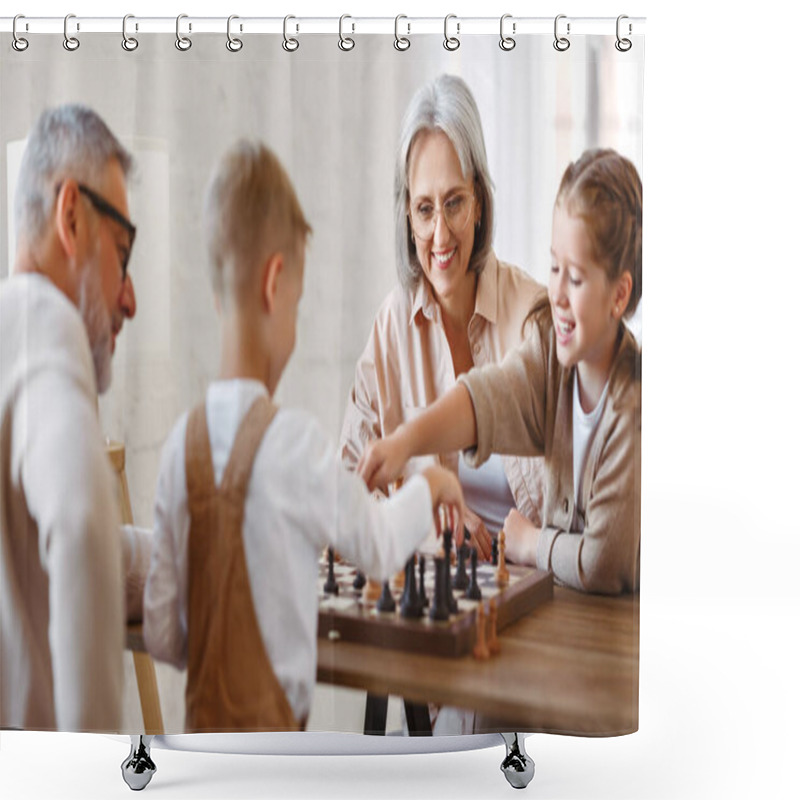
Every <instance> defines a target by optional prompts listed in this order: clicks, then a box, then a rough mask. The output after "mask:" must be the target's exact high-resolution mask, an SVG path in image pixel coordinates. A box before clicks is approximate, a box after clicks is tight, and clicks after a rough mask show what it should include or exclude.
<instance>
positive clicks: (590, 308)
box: [548, 203, 630, 385]
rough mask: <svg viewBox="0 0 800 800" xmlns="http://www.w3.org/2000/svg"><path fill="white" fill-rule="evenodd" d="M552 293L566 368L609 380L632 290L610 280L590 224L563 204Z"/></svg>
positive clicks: (558, 211) (556, 214) (556, 225)
mask: <svg viewBox="0 0 800 800" xmlns="http://www.w3.org/2000/svg"><path fill="white" fill-rule="evenodd" d="M550 253H551V264H550V281H549V285H548V294H549V297H550V309H551V311H552V314H553V325H554V327H555V335H556V352H557V355H558V361H559V363H560V364H562V366H565V367H572V366H577V367H578V371H579V374H581V375H582V376H583V375H586V376H587V377H589V376H590V375H591V376H592V377H593V378H595V379H596V380H599V381H601V385H602V383H605V380H606V378H607V377H608V372H609V370H610V367H611V362H612V359H613V356H614V347H615V344H616V337H617V332H618V329H619V322H620V320H621V318H622V314H623V312H624V311H625V308H626V307H627V303H628V296H629V294H630V289H629V288H627V291H626V287H627V279H626V277H625V276H628V279H629V274H628V273H627V272H626V273H624V274H623V276H622V277H621V278H619V279H617V280H615V281H613V282H612V281H609V279H608V274H607V272H606V270H605V269H604V268H603V267H602V266H601V265H600V264H598V263H597V262H596V261H595V258H594V255H593V253H592V249H591V242H590V239H589V235H588V231H587V230H586V223H584V221H583V220H582V219H580V218H579V217H575V216H572V215H571V214H569V212H568V211H567V210H566V209H565V208H564V206H563V205H562V204H560V203H558V204H557V205H556V207H555V210H554V211H553V238H552V247H551V250H550Z"/></svg>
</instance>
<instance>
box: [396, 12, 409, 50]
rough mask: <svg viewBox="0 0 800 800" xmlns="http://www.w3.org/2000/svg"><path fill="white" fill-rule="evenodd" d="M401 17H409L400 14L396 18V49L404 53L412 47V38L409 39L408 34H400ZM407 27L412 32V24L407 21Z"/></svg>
mask: <svg viewBox="0 0 800 800" xmlns="http://www.w3.org/2000/svg"><path fill="white" fill-rule="evenodd" d="M401 19H408V17H407V16H406V15H405V14H398V15H397V16H396V17H395V18H394V49H395V50H399V51H400V52H401V53H404V52H405V51H406V50H408V48H409V47H411V39H409V38H408V36H401V35H400V31H399V26H400V20H401ZM406 27H407V28H408V33H411V25H410V24H409V23H406Z"/></svg>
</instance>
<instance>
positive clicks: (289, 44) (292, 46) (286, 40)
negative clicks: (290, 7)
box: [282, 14, 300, 53]
mask: <svg viewBox="0 0 800 800" xmlns="http://www.w3.org/2000/svg"><path fill="white" fill-rule="evenodd" d="M290 19H297V17H293V16H292V15H291V14H289V15H288V16H285V17H284V18H283V43H282V47H283V49H284V50H285V51H286V52H287V53H294V51H295V50H297V48H298V47H300V42H299V41H298V40H297V39H295V38H294V36H289V35H288V34H287V32H286V28H287V25H288V24H289V20H290ZM299 29H300V26H299V25H298V26H297V27H296V30H299Z"/></svg>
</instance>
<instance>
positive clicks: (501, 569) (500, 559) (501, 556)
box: [495, 531, 508, 589]
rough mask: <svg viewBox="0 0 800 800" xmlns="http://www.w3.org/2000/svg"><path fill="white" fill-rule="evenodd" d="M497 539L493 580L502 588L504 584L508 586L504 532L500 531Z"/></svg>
mask: <svg viewBox="0 0 800 800" xmlns="http://www.w3.org/2000/svg"><path fill="white" fill-rule="evenodd" d="M498 539H499V540H500V542H499V544H498V546H497V573H496V574H495V581H496V582H497V585H498V586H499V587H500V588H501V589H504V588H505V587H506V586H508V567H507V566H506V532H505V531H500V534H499V536H498Z"/></svg>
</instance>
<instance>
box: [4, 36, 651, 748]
mask: <svg viewBox="0 0 800 800" xmlns="http://www.w3.org/2000/svg"><path fill="white" fill-rule="evenodd" d="M401 29H402V28H401ZM234 31H236V36H237V37H238V38H241V41H242V45H241V47H238V48H237V47H236V46H234V47H233V48H228V47H226V41H227V40H226V36H225V34H213V35H212V34H203V35H199V34H197V35H194V34H189V32H188V30H186V29H185V30H184V34H185V35H186V37H187V38H188V39H189V40H190V41H191V46H190V47H188V48H187V49H180V48H178V47H176V35H175V34H174V33H157V34H139V35H138V40H139V41H138V46H137V47H136V49H132V50H130V51H129V50H127V49H125V48H123V47H120V43H121V42H120V40H121V37H120V35H119V34H109V33H86V34H76V35H77V38H79V40H80V46H79V48H78V49H76V50H74V51H69V50H67V49H66V48H65V47H63V46H62V44H63V41H64V37H63V36H61V35H56V34H38V35H36V36H29V37H28V38H29V39H30V40H31V41H30V45H29V47H27V49H25V50H24V51H21V52H18V51H16V50H15V49H13V48H12V47H10V46H9V45H8V41H4V42H3V46H2V48H0V158H1V159H2V162H1V163H2V166H0V177H2V180H4V181H5V184H6V188H5V191H3V192H0V238H2V241H3V242H5V243H6V244H7V246H6V247H3V248H2V250H1V252H0V277H2V278H3V279H6V278H7V277H8V276H9V275H10V273H11V271H12V268H13V263H14V254H15V250H16V244H17V243H16V240H15V228H14V220H13V196H14V190H15V186H16V176H17V172H18V170H19V166H20V161H21V158H22V153H23V150H24V146H25V140H26V137H27V135H28V132H29V130H30V128H31V126H32V125H33V123H34V122H35V120H36V118H37V117H38V116H39V114H40V113H41V112H42V110H43V109H45V108H47V107H51V106H56V105H59V104H62V103H72V102H78V103H83V104H86V105H88V106H90V107H91V108H93V109H95V110H96V111H97V112H98V113H99V114H100V115H101V116H102V117H103V119H104V120H105V121H106V122H107V123H108V125H109V127H110V129H111V130H112V131H113V132H114V133H115V134H116V135H117V136H118V137H119V138H120V140H121V141H122V143H123V144H124V145H125V146H126V147H127V148H128V149H129V150H130V151H131V152H132V154H133V156H134V159H135V163H136V168H135V172H134V174H133V176H132V179H131V181H130V182H129V187H128V192H129V203H130V216H131V219H133V220H134V221H135V223H136V225H137V229H138V234H137V240H136V248H135V251H134V254H133V257H132V260H131V263H130V265H129V269H130V274H131V275H132V277H133V279H134V281H135V287H136V297H137V312H136V317H135V319H133V320H131V321H130V322H129V324H127V325H126V327H125V331H124V334H123V335H122V336H121V337H120V339H119V340H118V342H117V347H116V352H115V354H114V367H113V381H112V384H111V388H110V390H109V391H108V392H107V393H106V394H105V395H103V396H102V397H101V398H100V400H99V412H100V418H101V424H102V429H103V431H104V433H105V434H106V435H107V436H108V437H109V438H110V439H112V440H115V441H119V442H122V443H124V445H125V450H126V462H125V474H126V478H127V485H128V489H129V493H130V501H131V508H132V512H133V518H134V520H135V523H136V524H137V526H140V527H142V528H144V529H147V528H149V527H150V526H152V524H153V503H154V492H155V486H156V479H157V475H158V467H159V458H160V453H161V450H162V447H163V446H164V443H165V440H166V438H167V436H168V434H169V432H170V430H171V429H172V426H173V425H174V423H175V421H176V419H177V418H178V417H179V416H180V414H181V413H183V412H184V411H185V410H186V409H188V408H190V407H191V406H193V405H194V404H195V403H197V402H198V401H199V400H200V399H201V398H202V397H203V396H204V391H205V388H206V386H207V385H208V384H209V382H211V381H212V380H214V379H215V377H216V374H217V370H218V366H219V362H220V347H219V328H218V325H217V321H216V319H217V318H216V316H215V310H214V298H213V294H212V287H211V283H210V280H209V277H208V275H209V272H208V268H207V266H206V265H207V255H206V252H205V250H204V245H203V242H204V231H203V230H202V224H201V220H202V201H201V198H202V196H203V193H204V190H205V187H206V185H207V182H208V180H209V176H210V172H211V168H212V166H213V165H214V164H215V163H216V162H217V160H218V159H219V158H220V156H221V155H222V153H223V152H224V151H225V150H226V149H227V148H228V147H229V146H230V145H232V144H233V143H234V142H235V141H236V140H238V139H241V138H248V139H256V140H259V141H262V142H264V143H265V144H266V145H267V146H268V147H270V148H271V149H272V150H273V151H274V152H275V153H276V154H277V156H278V158H279V159H280V161H281V162H282V164H283V165H284V167H285V168H286V171H287V172H288V174H289V176H290V177H291V180H292V181H293V183H294V186H295V189H296V192H297V195H298V198H299V201H300V203H301V205H302V207H303V210H304V212H305V214H306V217H307V218H308V220H309V222H310V223H311V225H312V227H313V236H312V238H311V239H310V242H309V247H308V250H307V254H306V266H305V285H304V295H303V299H302V302H301V305H300V308H299V317H298V321H297V342H296V347H295V352H294V355H293V357H292V358H291V360H290V361H289V364H288V366H287V369H286V372H285V374H284V377H283V379H282V381H281V383H280V386H279V389H278V392H277V397H276V399H277V402H278V403H279V405H281V406H282V407H293V408H300V409H303V410H305V411H307V412H309V413H310V414H311V415H313V416H314V417H315V418H316V419H317V420H319V422H320V424H321V426H322V428H323V429H324V431H325V432H326V433H327V435H328V436H329V437H330V438H331V439H332V440H333V441H338V439H339V436H340V432H341V428H342V421H343V418H344V416H345V411H346V407H347V403H348V398H349V393H350V390H351V386H352V384H353V376H354V370H355V365H356V362H357V361H358V359H359V356H360V355H361V353H362V350H363V349H364V345H365V342H367V340H368V336H369V335H370V330H371V327H372V324H373V320H374V319H375V316H376V313H377V311H378V309H379V308H380V306H381V304H382V302H383V301H384V298H386V296H387V295H388V294H389V293H390V292H391V291H392V290H393V289H394V288H395V286H396V285H397V283H398V278H397V270H396V261H397V257H396V246H395V218H394V194H393V181H394V165H395V158H396V153H397V148H398V139H399V135H400V130H401V123H402V119H403V114H404V112H405V110H406V108H407V106H408V104H409V102H410V100H411V99H412V97H413V95H414V93H415V92H416V91H417V90H418V89H419V88H420V87H421V86H423V85H424V84H425V83H427V82H429V81H431V80H432V79H434V78H436V77H437V76H439V75H442V74H449V75H455V76H458V77H460V78H462V79H463V80H464V81H465V83H466V85H467V86H468V87H469V89H470V91H471V92H472V94H473V96H474V98H475V101H476V103H477V106H478V109H479V111H480V115H481V121H482V126H483V134H484V137H485V144H486V151H487V157H488V169H489V174H490V175H491V178H492V181H493V189H494V207H495V215H494V231H493V249H494V252H495V253H496V254H497V256H498V258H499V259H500V260H501V261H502V262H507V263H509V264H513V265H516V266H518V267H519V268H520V269H521V270H523V271H524V272H525V273H527V274H528V275H529V276H531V277H532V278H533V279H535V280H536V281H538V282H539V283H541V284H543V285H544V286H547V284H548V279H549V275H550V271H551V249H550V248H551V226H552V222H553V216H552V209H553V203H554V200H555V198H556V193H557V191H558V188H559V182H560V180H561V176H562V173H563V172H564V170H565V168H566V167H567V165H568V164H569V163H570V162H572V161H574V160H575V159H577V158H578V157H579V156H580V155H581V153H583V152H584V151H585V150H587V149H591V148H598V147H603V148H613V149H614V150H616V151H618V152H619V153H620V154H622V155H623V156H625V157H626V158H628V159H630V161H631V162H632V163H633V164H634V165H635V167H636V168H637V169H638V171H639V174H642V94H643V59H644V52H643V51H644V42H643V37H639V36H637V37H633V42H634V44H633V46H632V47H631V48H630V49H627V50H626V49H624V48H620V47H615V43H616V44H619V42H618V40H617V39H616V38H615V35H614V29H613V24H612V26H611V28H610V30H609V32H608V35H583V36H571V37H570V39H569V41H568V47H564V46H563V44H562V45H561V46H560V47H554V37H553V36H552V35H549V36H547V35H529V36H524V37H523V36H518V37H517V40H516V42H515V43H514V45H513V48H512V47H511V46H509V45H507V46H506V48H502V47H498V39H499V37H498V36H497V35H488V34H487V35H476V36H470V37H466V36H464V37H463V39H462V40H461V41H460V42H458V44H457V47H455V48H454V49H447V48H445V47H443V46H442V44H443V37H442V35H436V36H434V35H418V36H413V35H412V36H411V37H410V42H411V44H410V47H407V48H405V49H401V48H399V47H394V46H393V39H392V37H391V36H387V35H377V34H358V33H355V34H352V33H351V32H350V31H349V29H347V28H346V29H345V32H346V33H347V34H348V38H349V37H350V36H352V39H353V41H354V43H355V44H354V46H352V47H351V48H350V49H347V43H346V42H345V47H340V46H339V45H340V44H341V41H342V40H341V37H340V36H339V35H337V34H335V33H330V34H320V35H313V36H312V35H309V36H302V34H301V35H299V36H298V40H299V42H300V46H299V47H298V48H297V49H295V50H294V51H291V50H289V49H286V48H285V47H283V46H282V45H283V44H284V43H285V39H284V37H282V36H280V35H273V34H265V35H257V36H256V35H252V36H248V35H246V34H242V33H241V32H239V31H237V29H236V28H235V27H234ZM451 46H452V45H451ZM628 325H629V327H630V328H631V329H632V330H633V332H634V334H635V336H636V337H637V339H638V340H639V342H640V343H641V303H640V304H639V308H638V310H637V313H636V315H635V316H634V317H633V318H632V319H631V320H629V321H628ZM634 491H636V492H638V491H639V486H638V483H637V485H636V486H635V487H634ZM321 569H322V568H321ZM321 575H323V573H322V572H321ZM320 594H322V593H320ZM3 614H4V615H6V616H7V617H8V616H9V615H10V616H11V617H13V614H14V609H13V608H10V609H9V608H4V609H3ZM4 624H5V623H4ZM420 624H423V623H420ZM425 624H427V623H425ZM638 636H639V633H638V593H633V594H631V593H628V594H624V595H622V596H620V597H613V598H601V597H599V596H597V595H593V594H592V593H590V592H588V593H587V592H579V591H575V590H572V589H566V588H563V587H561V586H558V585H557V586H556V587H555V589H554V590H551V593H550V594H549V595H548V596H547V597H546V598H544V599H542V600H541V602H539V601H537V603H536V606H535V608H533V607H531V608H530V609H526V610H525V611H524V612H521V613H519V614H518V615H517V617H516V618H515V619H514V620H513V621H511V622H510V623H509V624H508V626H507V627H505V628H503V629H502V630H501V631H500V644H501V652H500V653H499V654H498V655H496V656H493V657H491V658H490V659H488V660H486V661H482V660H479V659H476V658H474V657H473V655H472V653H471V649H470V651H469V652H467V653H466V654H462V655H460V656H458V657H456V658H451V657H449V656H442V655H435V654H430V653H427V652H423V653H422V654H419V653H417V654H416V655H415V656H411V655H409V653H408V652H406V651H405V649H404V648H403V647H402V646H400V647H398V648H396V649H392V648H388V649H385V650H383V651H381V649H380V642H371V643H370V642H366V643H363V642H361V643H359V642H355V643H354V642H350V641H346V637H345V640H343V641H341V642H340V641H337V636H336V634H335V631H334V634H332V635H329V632H328V633H326V634H325V635H323V636H322V638H321V639H320V640H319V644H320V654H319V655H320V663H319V665H318V667H317V685H316V687H315V693H314V700H313V702H312V706H311V715H310V717H309V720H308V729H309V730H329V731H351V732H360V731H362V730H363V729H364V719H365V708H366V709H367V712H369V709H370V708H372V707H373V706H372V704H374V703H375V702H376V698H377V700H378V708H379V709H380V698H383V697H385V696H389V697H390V698H391V699H390V702H389V706H388V718H387V720H386V721H385V722H384V725H385V727H386V729H387V730H388V731H392V730H397V731H404V730H408V729H409V727H410V720H409V717H410V716H411V715H412V714H414V713H417V712H418V711H419V710H420V709H422V710H423V713H424V712H425V711H428V713H432V715H433V717H434V718H435V716H436V714H437V713H438V711H439V710H441V709H442V708H450V707H455V708H458V709H466V710H467V711H476V712H478V713H479V714H481V715H483V716H484V717H486V718H490V719H493V720H501V721H504V722H505V723H506V725H505V727H508V729H511V726H514V729H516V730H520V731H539V730H545V731H553V732H559V733H579V734H589V735H615V734H619V733H628V732H632V731H634V730H636V729H637V727H638ZM337 648H339V649H337ZM345 648H349V649H347V650H346V652H345ZM359 648H363V651H362V650H359ZM559 648H561V650H563V653H565V654H567V657H566V658H565V659H564V660H562V661H559V660H558V658H557V657H556V655H557V654H556V655H554V651H556V650H559ZM413 649H414V647H413V646H412V647H411V650H413ZM381 652H382V653H383V655H382V656H381ZM362 653H365V654H366V655H364V657H363V658H362ZM376 653H377V655H376ZM6 655H8V653H7V654H6ZM127 658H128V656H126V659H127ZM413 658H419V659H420V660H419V661H414V660H413ZM403 659H408V660H407V661H404V660H403ZM370 660H372V661H376V662H378V664H377V666H375V667H374V669H372V671H371V672H369V670H367V668H366V667H364V666H363V664H364V662H368V661H370ZM126 664H127V666H126V669H127V673H126V687H125V691H126V700H125V703H126V704H125V720H124V730H126V731H131V732H136V731H139V730H141V728H142V724H143V722H142V716H141V711H140V708H139V700H138V691H139V690H138V687H137V681H136V675H135V673H134V670H133V667H132V662H130V661H126ZM404 664H405V667H404V666H403V665H404ZM567 664H568V665H569V666H568V668H567V667H566V666H565V665H567ZM403 669H406V670H411V671H415V670H419V672H420V673H425V674H429V673H440V674H441V675H442V676H445V677H443V678H442V679H441V680H440V681H439V683H438V684H437V683H436V681H435V680H434V679H433V678H431V679H430V681H429V682H428V683H425V682H424V681H423V682H422V684H421V685H415V682H414V675H413V674H407V673H406V674H404V673H403V671H402V670H403ZM565 670H566V671H565ZM367 672H369V674H367ZM156 674H157V677H158V696H159V702H160V707H161V712H162V715H163V725H164V731H165V732H167V733H180V732H182V730H183V719H184V696H183V692H184V682H185V676H184V674H183V673H182V672H181V671H180V670H175V669H173V668H171V667H168V666H164V665H161V664H157V665H156ZM486 685H488V686H490V687H492V688H491V690H490V691H489V693H488V694H487V695H486V696H485V697H481V696H480V695H481V687H482V686H486ZM398 698H400V699H398ZM473 699H474V703H473V702H472V701H473ZM497 724H498V725H500V723H499V722H498V723H497ZM501 727H502V726H501ZM492 729H493V730H494V729H495V728H492ZM497 729H500V728H497ZM503 729H505V728H503Z"/></svg>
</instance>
